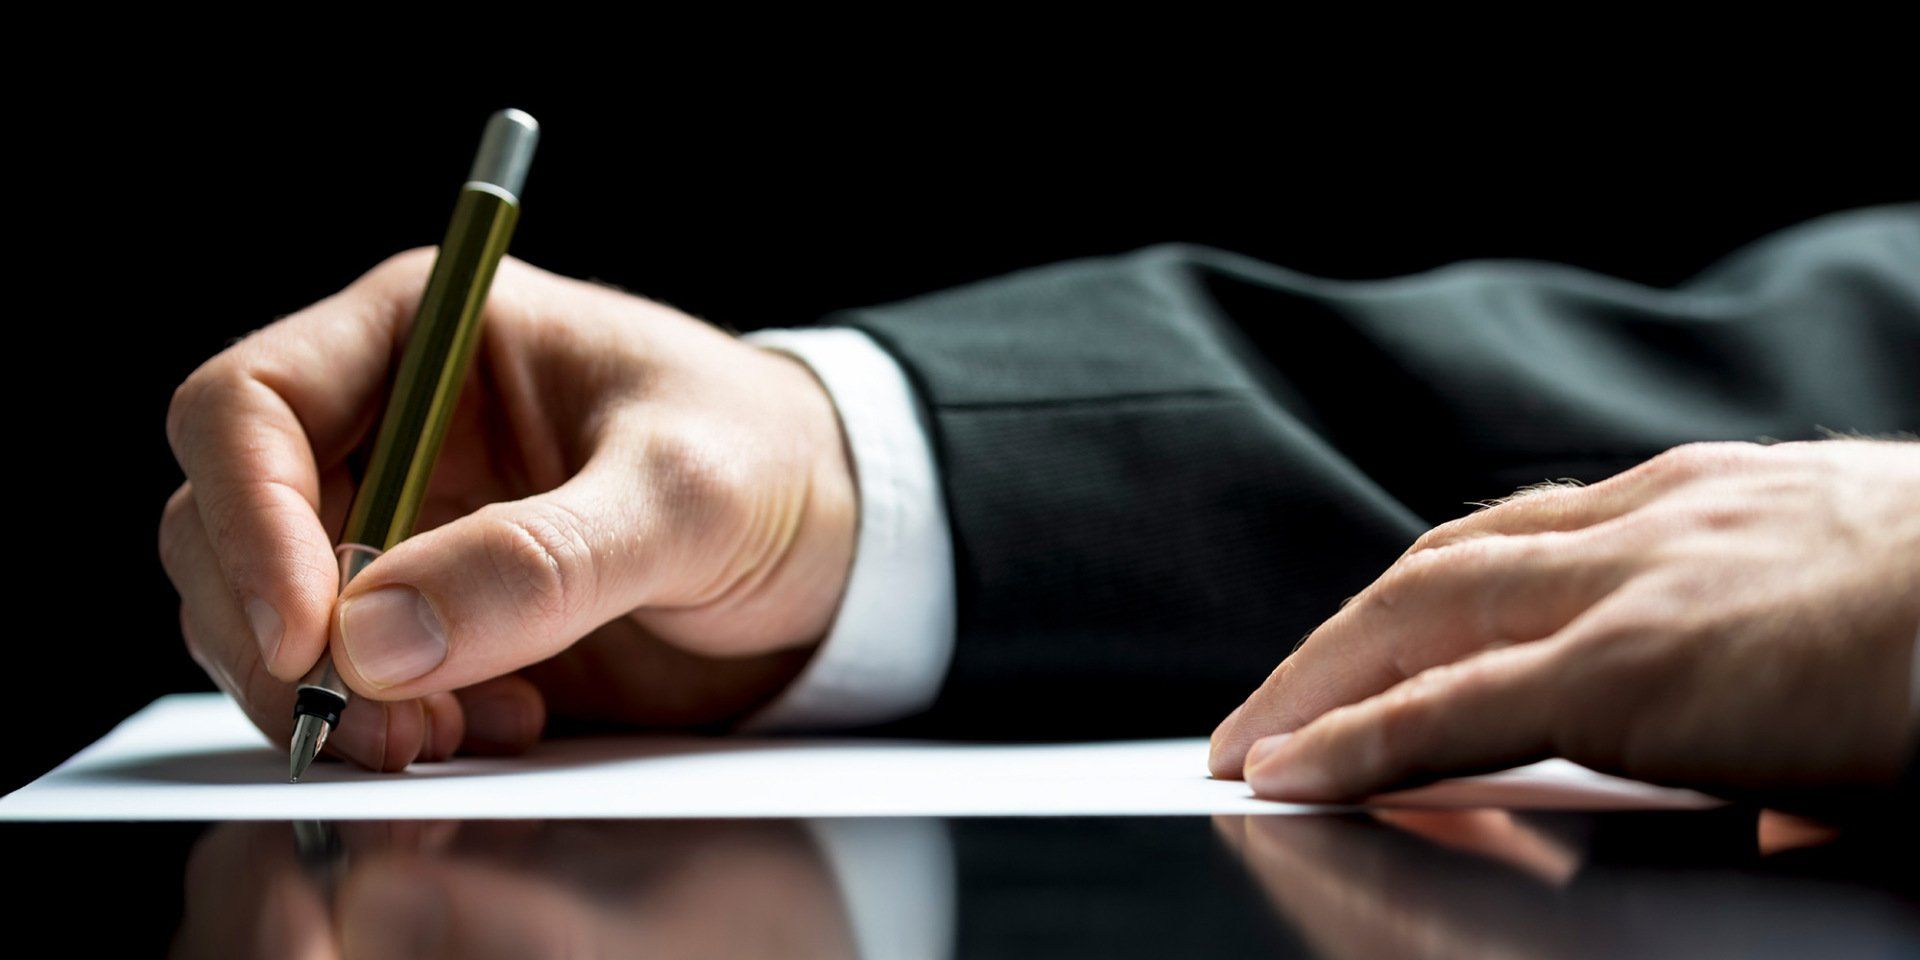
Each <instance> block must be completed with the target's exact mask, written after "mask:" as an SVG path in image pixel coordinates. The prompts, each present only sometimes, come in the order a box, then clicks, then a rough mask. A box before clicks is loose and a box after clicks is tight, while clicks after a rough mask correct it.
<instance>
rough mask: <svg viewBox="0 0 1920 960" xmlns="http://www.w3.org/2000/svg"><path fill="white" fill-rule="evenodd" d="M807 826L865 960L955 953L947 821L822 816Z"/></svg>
mask: <svg viewBox="0 0 1920 960" xmlns="http://www.w3.org/2000/svg"><path fill="white" fill-rule="evenodd" d="M806 823H807V829H808V830H809V831H811V832H812V833H813V838H814V843H815V844H816V846H818V848H819V850H820V853H821V856H822V857H824V858H825V859H826V861H827V868H828V869H829V870H831V871H833V877H834V881H835V883H836V884H837V885H838V886H839V888H840V901H841V903H842V904H844V905H845V906H846V910H847V925H848V926H849V927H851V928H852V930H853V942H854V945H855V949H856V951H857V952H858V954H859V956H860V957H861V960H885V958H890V957H913V958H917V960H942V958H945V957H951V956H953V951H954V935H955V932H956V931H957V930H958V928H959V924H958V917H957V916H956V914H957V913H958V906H959V902H958V897H957V895H956V891H955V889H954V888H955V886H956V885H957V879H958V878H957V877H956V876H955V874H954V860H953V841H952V839H951V838H949V837H948V836H947V824H946V822H945V821H942V820H937V819H923V818H919V817H877V818H873V819H861V818H848V817H821V818H817V819H813V820H808V821H807V822H806Z"/></svg>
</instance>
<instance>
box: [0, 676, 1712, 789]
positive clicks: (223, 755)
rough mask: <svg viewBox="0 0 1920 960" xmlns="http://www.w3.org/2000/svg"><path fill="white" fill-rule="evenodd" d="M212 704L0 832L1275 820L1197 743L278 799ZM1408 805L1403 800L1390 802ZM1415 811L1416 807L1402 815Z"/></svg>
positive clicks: (474, 777)
mask: <svg viewBox="0 0 1920 960" xmlns="http://www.w3.org/2000/svg"><path fill="white" fill-rule="evenodd" d="M286 775H287V761H286V754H285V753H283V752H282V751H280V750H276V749H275V748H273V747H271V746H269V745H268V744H267V743H266V742H265V739H264V738H263V737H262V736H261V735H260V733H259V732H258V731H257V730H255V729H254V727H253V725H252V724H251V723H250V722H249V721H248V720H247V719H246V717H245V715H244V714H242V713H241V712H240V710H239V708H237V707H236V706H234V704H233V703H232V701H230V700H228V699H226V698H225V697H223V696H221V695H219V694H212V693H208V694H180V695H175V696H170V697H162V698H161V699H159V700H157V701H155V702H154V703H153V704H152V705H151V706H148V707H147V708H146V709H145V710H142V711H140V712H139V713H137V714H135V715H134V716H133V717H132V718H131V719H129V720H127V721H126V722H125V723H122V724H121V725H120V726H118V727H116V728H115V729H114V730H113V732H112V733H109V734H107V735H106V736H105V737H103V738H101V740H100V742H98V743H96V744H94V745H93V746H90V747H88V748H87V749H85V750H82V751H80V753H78V754H76V755H75V756H74V757H73V759H71V760H68V761H67V762H66V763H64V764H61V765H60V766H59V767H58V768H57V769H55V770H54V771H53V772H51V773H49V774H47V775H46V776H44V777H41V778H40V779H39V780H36V781H34V782H33V783H31V784H28V785H27V786H26V787H23V788H22V789H20V790H18V791H16V792H15V793H13V794H12V795H10V796H8V797H6V798H5V799H0V820H286V819H369V818H377V819H409V818H436V819H437V818H446V819H470V818H474V819H477V818H526V817H539V818H556V817H842V816H1027V815H1120V814H1204V813H1285V812H1298V811H1307V810H1316V809H1323V808H1314V807H1300V806H1293V805H1289V804H1280V803H1272V802H1268V801H1264V800H1257V799H1255V798H1254V797H1253V796H1252V794H1251V792H1250V791H1249V790H1248V789H1247V786H1246V784H1244V783H1238V782H1233V781H1219V780H1211V779H1209V778H1208V777H1207V743H1206V741H1205V740H1201V739H1192V740H1149V741H1131V742H1110V743H1076V744H976V743H935V742H922V741H899V740H857V739H838V740H789V739H754V740H749V739H738V738H695V737H653V736H635V737H604V738H594V739H580V740H556V741H549V742H547V743H543V744H541V745H540V746H539V747H538V748H536V749H535V750H534V751H533V752H532V753H530V754H527V755H525V756H522V757H517V758H511V759H497V758H484V759H459V760H454V761H451V762H447V763H426V764H415V765H414V766H413V767H411V768H410V769H408V770H407V771H406V772H404V773H398V774H377V773H368V772H365V771H361V770H358V769H356V768H353V767H349V766H347V765H345V764H340V763H319V764H315V765H314V767H313V768H312V770H310V771H309V772H308V776H307V779H306V780H305V781H303V782H301V783H298V784H290V783H287V782H286ZM1428 789H1429V790H1444V791H1446V792H1447V793H1446V794H1445V795H1441V796H1438V797H1436V801H1437V802H1439V803H1441V804H1442V805H1446V806H1478V805H1503V806H1589V807H1621V806H1628V807H1646V806H1675V805H1695V806H1697V805H1701V804H1703V803H1704V802H1706V801H1704V800H1703V798H1700V797H1699V796H1698V795H1697V794H1692V793H1687V792H1685V791H1675V790H1664V789H1660V788H1656V787H1649V786H1646V785H1644V784H1637V783H1632V782H1630V781H1625V780H1618V779H1615V778H1612V777H1603V776H1601V775H1600V774H1597V773H1592V772H1590V771H1587V770H1585V769H1583V768H1580V767H1576V766H1574V765H1572V764H1568V763H1563V762H1557V761H1549V762H1547V763H1542V764H1535V765H1533V766H1531V767H1525V768H1521V769H1520V770H1517V771H1510V772H1508V773H1505V774H1499V775H1496V776H1495V777H1492V778H1474V779H1472V780H1467V781H1452V782H1449V783H1445V784H1437V785H1435V787H1432V788H1428ZM1401 796H1403V797H1407V796H1408V795H1401ZM1410 799H1411V800H1412V801H1413V802H1418V801H1419V798H1418V796H1417V795H1414V796H1412V797H1410Z"/></svg>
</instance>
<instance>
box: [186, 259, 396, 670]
mask: <svg viewBox="0 0 1920 960" xmlns="http://www.w3.org/2000/svg"><path fill="white" fill-rule="evenodd" d="M430 253H431V252H430V251H425V250H422V251H409V252H408V253H406V254H402V255H400V256H398V257H394V258H392V259H390V260H388V261H387V262H386V263H383V264H381V265H380V266H379V267H376V268H375V269H374V270H373V271H371V272H369V273H368V274H367V275H366V276H364V277H362V278H361V279H360V280H358V281H356V282H355V283H354V284H352V285H351V286H349V287H347V288H346V289H345V290H343V291H341V292H339V293H337V294H334V295H333V296H331V297H328V298H326V299H325V300H322V301H320V302H319V303H316V304H314V305H312V306H310V307H308V308H306V309H304V310H301V311H300V312H298V313H295V314H292V315H290V316H288V317H286V318H284V319H281V320H279V321H277V322H275V323H273V324H271V325H269V326H268V327H266V328H264V329H262V330H259V331H256V332H255V333H253V334H251V335H249V336H248V337H246V338H245V339H244V340H242V341H240V342H239V343H237V344H235V345H233V346H232V347H230V348H228V349H227V350H226V351H224V352H222V353H221V354H220V355H218V356H216V357H214V358H213V359H212V360H209V361H207V362H206V363H205V364H203V365H201V367H200V369H198V370H196V371H194V373H193V375H192V376H190V377H188V378H187V381H186V382H185V383H183V384H181V386H180V388H179V389H178V390H176V391H175V392H174V396H173V403H172V405H171V407H169V409H168V411H167V439H168V442H169V443H170V444H171V445H172V447H173V454H174V458H175V459H176V460H178V461H179V463H180V466H181V469H183V470H184V471H185V472H186V475H187V480H188V482H189V483H190V484H191V485H192V487H193V490H194V494H195V500H196V503H197V505H198V507H199V510H200V516H201V521H202V523H203V524H204V526H205V530H206V532H207V536H208V537H209V538H210V539H211V541H212V544H213V548H214V552H215V554H216V555H217V556H218V558H219V563H220V569H221V571H222V573H223V574H224V575H225V578H226V581H227V586H228V588H229V589H231V590H232V591H233V595H234V600H235V602H236V603H237V604H238V606H239V608H240V609H241V610H242V611H244V612H245V614H246V617H247V621H248V624H249V626H250V627H251V629H252V631H253V633H254V636H255V639H256V640H257V641H258V642H259V644H260V649H261V656H262V658H263V659H264V662H265V664H266V666H267V668H268V670H270V671H271V672H272V673H273V675H274V676H276V677H279V678H280V679H282V680H288V681H291V680H296V679H298V678H299V677H300V675H301V674H303V673H305V672H306V671H307V669H309V668H310V667H312V665H313V664H314V663H315V662H316V661H317V660H318V659H319V657H320V653H321V651H323V650H325V649H326V642H327V623H328V618H329V617H330V615H331V612H332V608H333V602H334V597H335V594H336V593H337V592H338V587H339V574H338V569H337V567H336V565H335V560H334V557H333V545H332V541H331V538H330V537H329V536H328V534H327V531H326V529H325V528H324V527H323V526H322V524H321V522H320V513H319V510H320V470H321V466H322V465H323V464H327V463H331V462H334V461H337V460H339V459H340V458H342V457H344V456H345V455H346V453H347V451H348V450H350V449H351V448H352V447H353V445H354V443H355V442H356V441H357V439H358V438H359V436H360V435H362V434H364V433H365V432H366V430H367V429H369V427H370V426H371V419H372V416H373V414H374V413H376V412H377V406H378V398H379V393H380V390H381V388H382V387H383V386H384V384H385V380H386V375H387V370H388V367H389V365H390V364H391V363H392V362H393V354H394V350H395V343H396V341H397V337H398V333H399V329H400V327H401V325H402V322H403V318H406V317H410V316H411V311H410V310H409V309H408V307H409V305H410V304H411V303H413V302H417V300H418V297H419V294H420V289H421V287H420V284H421V283H423V282H424V279H425V271H426V269H427V267H428V266H429V265H430V264H431V258H430ZM415 278H417V280H418V282H409V281H410V280H414V279H415ZM408 289H411V290H412V294H411V298H409V295H408V294H407V293H406V291H407V290H408Z"/></svg>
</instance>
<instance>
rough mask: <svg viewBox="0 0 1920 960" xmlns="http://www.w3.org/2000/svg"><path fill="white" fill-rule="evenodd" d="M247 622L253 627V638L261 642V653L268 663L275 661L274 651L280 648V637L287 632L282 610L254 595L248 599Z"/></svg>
mask: <svg viewBox="0 0 1920 960" xmlns="http://www.w3.org/2000/svg"><path fill="white" fill-rule="evenodd" d="M246 609H247V624H248V625H249V626H251V627H253V639H254V640H255V641H257V642H258V643H259V644H260V655H261V656H262V657H265V658H266V660H267V662H268V663H272V662H273V654H274V651H276V650H278V649H280V637H281V635H282V634H284V633H285V632H286V623H285V622H284V621H282V620H281V619H280V611H278V610H275V609H273V604H271V603H268V602H266V601H265V600H262V599H260V598H259V597H254V598H252V599H250V600H248V601H247V605H246Z"/></svg>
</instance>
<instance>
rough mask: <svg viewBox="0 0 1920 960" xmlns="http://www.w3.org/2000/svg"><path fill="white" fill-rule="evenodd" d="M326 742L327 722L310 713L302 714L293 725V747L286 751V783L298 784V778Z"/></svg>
mask: <svg viewBox="0 0 1920 960" xmlns="http://www.w3.org/2000/svg"><path fill="white" fill-rule="evenodd" d="M326 742H327V722H326V721H325V720H322V719H320V718H319V717H316V716H314V715H313V714H311V713H303V714H301V715H300V718H299V719H298V720H296V721H294V724H293V746H292V747H290V748H289V749H288V751H287V782H288V783H299V782H300V776H301V775H302V774H304V773H306V772H307V767H309V766H311V765H312V764H313V758H314V757H317V756H319V755H320V748H321V747H322V746H325V745H326Z"/></svg>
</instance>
